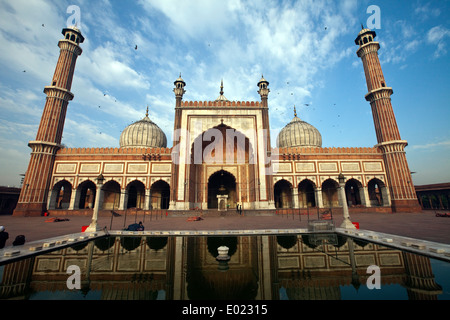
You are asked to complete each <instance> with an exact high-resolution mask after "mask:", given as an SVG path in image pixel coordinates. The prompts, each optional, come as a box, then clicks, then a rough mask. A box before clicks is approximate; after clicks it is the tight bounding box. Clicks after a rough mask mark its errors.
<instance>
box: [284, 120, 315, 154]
mask: <svg viewBox="0 0 450 320" xmlns="http://www.w3.org/2000/svg"><path fill="white" fill-rule="evenodd" d="M277 147H278V148H290V147H322V135H321V134H320V132H319V130H317V129H316V128H315V127H314V126H312V125H310V124H309V123H307V122H305V121H303V120H301V119H300V118H298V117H297V114H295V116H294V119H292V121H291V122H289V123H288V124H287V125H286V126H285V127H284V128H283V129H282V130H281V131H280V133H279V134H278V137H277Z"/></svg>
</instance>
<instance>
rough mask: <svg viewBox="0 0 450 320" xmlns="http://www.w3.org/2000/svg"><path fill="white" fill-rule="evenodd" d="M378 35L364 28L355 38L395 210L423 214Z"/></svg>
mask: <svg viewBox="0 0 450 320" xmlns="http://www.w3.org/2000/svg"><path fill="white" fill-rule="evenodd" d="M375 37H376V34H375V32H374V31H372V30H369V29H364V28H363V29H362V30H361V31H360V32H359V34H358V37H357V38H356V39H355V43H356V45H358V46H359V49H358V50H357V52H356V53H357V55H358V57H360V58H361V60H362V63H363V66H364V73H365V75H366V82H367V89H368V91H369V93H367V94H366V100H367V101H369V102H370V105H371V107H372V115H373V122H374V124H375V131H376V136H377V141H378V144H377V147H379V148H380V149H381V150H382V151H383V154H384V163H385V167H386V173H387V179H388V185H389V191H390V195H391V202H392V208H393V211H395V212H399V211H420V210H421V209H420V206H419V202H418V200H417V196H416V192H415V188H414V185H413V181H412V177H411V172H410V170H409V167H408V162H407V161H406V154H405V147H406V146H407V145H408V143H407V142H406V141H405V140H402V139H401V137H400V132H399V130H398V126H397V121H396V120H395V115H394V110H393V109H392V104H391V95H392V94H393V93H394V92H393V90H392V88H391V87H388V86H387V85H386V81H385V79H384V76H383V71H382V70H381V65H380V60H379V58H378V49H380V44H379V43H378V42H376V41H374V39H375Z"/></svg>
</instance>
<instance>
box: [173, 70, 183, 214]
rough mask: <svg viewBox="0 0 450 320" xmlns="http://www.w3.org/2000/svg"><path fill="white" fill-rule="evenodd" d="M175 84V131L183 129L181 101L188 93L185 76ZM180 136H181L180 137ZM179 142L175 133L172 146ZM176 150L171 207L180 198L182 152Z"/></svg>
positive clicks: (174, 205)
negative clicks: (179, 175) (178, 191)
mask: <svg viewBox="0 0 450 320" xmlns="http://www.w3.org/2000/svg"><path fill="white" fill-rule="evenodd" d="M173 84H174V85H175V88H174V89H173V92H174V93H175V120H174V128H173V129H174V133H175V132H177V130H181V117H182V109H181V101H182V100H183V95H184V94H185V93H186V90H184V87H185V86H186V82H184V80H183V78H181V73H180V76H179V77H178V79H177V80H175V82H174V83H173ZM178 138H180V137H178ZM177 144H178V139H176V135H175V134H174V135H173V144H172V146H176V145H177ZM174 150H176V148H173V150H172V177H171V181H172V185H171V192H172V195H171V196H170V204H169V207H170V208H171V209H175V207H176V202H177V199H178V194H177V189H178V174H179V171H180V165H179V163H180V162H179V161H180V154H179V153H175V152H174ZM175 158H176V159H175Z"/></svg>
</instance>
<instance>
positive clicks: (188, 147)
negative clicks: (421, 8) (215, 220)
mask: <svg viewBox="0 0 450 320" xmlns="http://www.w3.org/2000/svg"><path fill="white" fill-rule="evenodd" d="M62 34H63V36H64V37H63V39H61V40H60V41H59V44H58V45H59V47H60V56H59V59H58V62H57V65H56V69H55V72H54V75H53V78H52V81H51V85H49V86H46V87H45V89H44V93H45V94H46V96H47V99H46V102H45V107H44V110H43V114H42V118H41V121H40V125H39V129H38V132H37V135H36V139H35V140H34V141H30V142H29V146H30V148H31V150H32V151H31V157H30V162H29V166H28V169H27V171H26V174H25V178H24V182H23V187H22V190H21V194H20V198H19V201H18V204H17V207H16V209H15V211H14V215H24V216H36V215H42V214H43V213H44V212H45V211H47V210H59V214H63V213H70V214H92V208H93V206H94V205H95V204H96V203H98V205H99V208H100V210H103V211H105V210H107V211H108V212H110V211H111V210H112V211H117V212H126V211H127V210H130V212H137V211H136V210H144V211H146V210H147V211H148V210H154V209H155V210H156V209H163V210H164V211H165V212H169V213H170V212H176V211H183V212H187V211H190V210H216V211H217V210H220V211H224V212H229V214H231V212H233V211H235V208H236V206H237V205H241V206H242V209H243V210H252V211H253V212H254V213H255V214H259V213H261V214H262V213H266V212H267V211H268V210H273V211H275V210H285V209H297V210H298V212H306V211H307V210H319V211H320V210H326V209H328V208H333V209H334V210H339V209H340V208H342V206H343V203H344V201H346V202H347V204H348V207H349V209H350V212H352V211H354V212H355V211H358V212H405V211H408V212H412V211H420V210H421V209H420V206H419V202H418V200H417V196H416V192H415V189H414V185H413V183H412V178H411V173H410V170H409V167H408V163H407V159H406V154H405V147H406V146H407V142H406V141H405V140H403V139H402V138H401V137H400V133H399V130H398V126H397V123H396V119H395V115H394V111H393V108H392V105H391V99H390V96H391V95H392V94H393V90H392V88H391V87H389V86H387V82H386V81H385V79H384V76H383V72H382V69H381V65H380V61H379V59H378V50H379V48H380V45H379V43H378V42H376V41H375V37H376V33H375V32H374V31H372V30H369V29H362V30H361V31H360V32H359V33H358V35H357V37H356V39H355V44H356V45H357V46H358V49H357V55H358V57H360V58H361V60H362V63H363V67H364V72H365V76H366V83H367V88H368V93H367V94H366V96H365V99H366V100H367V101H368V102H369V103H370V106H371V110H372V114H373V121H374V126H375V131H376V136H377V144H376V145H375V146H374V147H362V148H347V147H340V148H325V147H322V137H321V134H320V132H319V131H318V130H317V129H316V128H315V127H314V126H313V125H311V124H309V123H307V122H305V121H303V120H302V119H301V118H299V117H298V116H297V114H296V113H295V111H294V117H293V119H292V120H291V121H290V122H289V123H287V124H286V126H285V127H284V128H283V129H282V130H281V132H280V133H279V135H278V137H277V139H276V142H277V145H276V147H272V146H271V143H270V141H271V140H270V125H269V93H270V89H269V82H268V81H267V80H266V79H265V78H264V77H263V76H262V77H261V79H260V80H259V81H258V82H257V81H255V87H257V88H258V93H259V95H260V97H261V99H260V101H231V100H228V99H227V98H226V97H225V96H224V92H223V84H222V86H221V90H220V94H219V96H218V97H217V99H215V100H211V101H184V100H183V95H184V94H185V92H186V87H188V86H187V84H186V82H185V81H184V80H183V78H181V75H180V77H179V78H178V79H176V80H175V81H174V88H173V92H174V95H175V118H174V134H173V141H172V147H167V145H168V141H167V137H166V134H165V133H164V132H163V131H162V130H161V128H159V127H158V125H157V123H155V121H154V120H152V119H150V118H149V117H148V109H147V113H146V114H145V117H143V118H142V119H141V120H139V121H137V122H135V123H133V124H131V125H129V126H128V127H126V128H125V129H124V130H123V132H122V134H121V136H120V147H119V148H103V147H94V148H66V147H63V146H62V145H61V139H62V133H63V128H64V122H65V116H66V110H67V107H68V104H69V101H71V100H72V99H73V98H74V94H73V93H72V92H71V91H70V90H71V85H72V78H73V75H74V71H75V65H76V60H77V58H78V56H80V55H81V53H82V49H81V47H80V44H82V43H83V41H84V37H83V35H82V34H81V32H80V30H78V29H77V28H76V27H68V28H64V29H63V30H62ZM341 187H342V188H345V195H346V199H342V198H341V196H340V192H338V190H339V188H341Z"/></svg>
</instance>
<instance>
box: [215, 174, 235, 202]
mask: <svg viewBox="0 0 450 320" xmlns="http://www.w3.org/2000/svg"><path fill="white" fill-rule="evenodd" d="M217 195H226V196H228V198H227V201H226V203H227V206H228V207H230V208H231V207H233V206H234V204H235V203H236V178H235V177H234V176H233V175H232V174H231V173H229V172H227V171H225V170H220V171H217V172H215V173H213V174H212V175H211V176H210V177H209V179H208V209H218V208H219V203H218V201H217ZM223 209H225V208H223Z"/></svg>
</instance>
